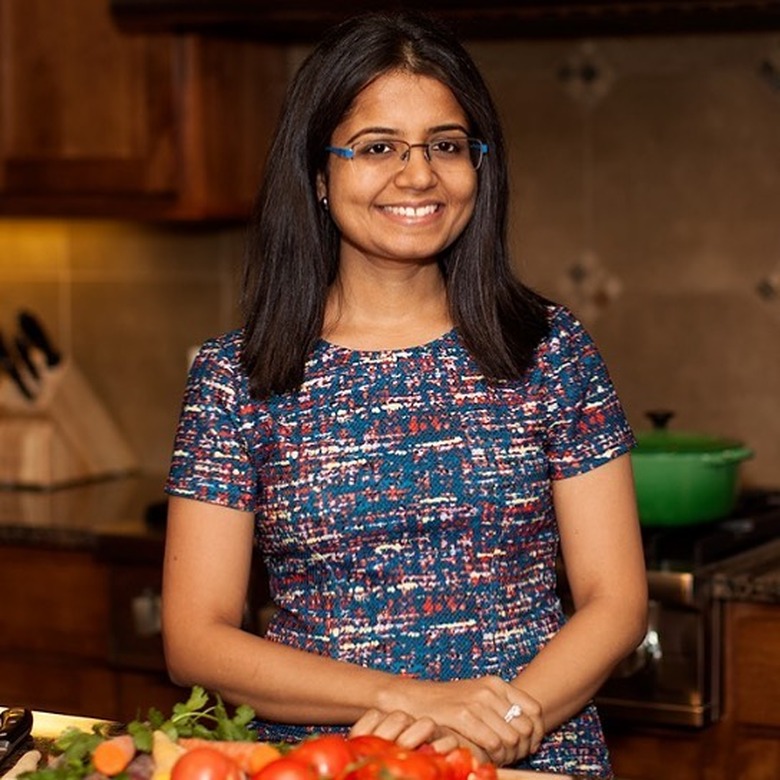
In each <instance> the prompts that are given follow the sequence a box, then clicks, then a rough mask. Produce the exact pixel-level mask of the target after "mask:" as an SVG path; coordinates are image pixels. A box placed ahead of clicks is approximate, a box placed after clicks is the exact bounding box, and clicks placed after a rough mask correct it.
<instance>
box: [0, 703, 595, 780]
mask: <svg viewBox="0 0 780 780" xmlns="http://www.w3.org/2000/svg"><path fill="white" fill-rule="evenodd" d="M3 709H5V707H4V706H2V705H0V710H3ZM97 723H105V721H103V720H96V719H94V718H82V717H77V716H73V715H60V714H58V713H53V712H39V711H37V710H36V711H35V712H34V713H33V731H32V735H33V737H36V738H38V739H53V738H55V737H57V736H59V735H60V734H61V733H62V732H63V731H65V729H67V728H70V727H75V728H78V729H81V730H82V731H91V730H92V726H93V725H95V724H97ZM498 777H499V780H586V778H576V777H574V776H573V775H552V774H549V773H547V772H532V771H526V770H522V769H499V770H498Z"/></svg>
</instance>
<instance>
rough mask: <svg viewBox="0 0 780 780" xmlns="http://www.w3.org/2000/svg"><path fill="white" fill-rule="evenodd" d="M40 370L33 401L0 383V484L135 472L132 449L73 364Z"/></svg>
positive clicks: (38, 484) (48, 484)
mask: <svg viewBox="0 0 780 780" xmlns="http://www.w3.org/2000/svg"><path fill="white" fill-rule="evenodd" d="M41 373H42V381H41V382H40V383H39V385H38V394H37V395H36V397H35V399H34V400H32V401H30V400H29V399H26V398H24V396H22V394H21V393H20V392H19V391H18V390H17V389H16V387H14V386H12V385H11V384H10V383H9V382H4V383H3V384H2V385H0V485H5V486H9V487H20V488H43V489H45V488H54V487H60V486H65V485H70V484H74V483H78V482H85V481H89V480H92V479H98V478H102V477H109V476H116V475H120V474H124V473H129V472H132V471H135V470H136V469H137V468H138V464H137V461H136V458H135V456H134V454H133V452H132V450H131V449H130V447H129V445H128V443H127V441H126V440H125V438H124V436H123V435H122V433H121V431H120V430H119V428H118V427H117V425H116V423H115V422H114V420H113V419H112V417H111V415H110V414H109V413H108V411H107V409H106V408H105V406H104V405H103V403H102V402H101V401H100V399H99V398H98V397H97V395H96V394H95V392H94V391H93V389H92V388H91V386H90V385H89V383H88V382H87V380H86V379H85V378H84V376H83V375H82V373H81V372H80V371H79V370H78V368H77V367H76V366H75V365H74V364H73V363H72V362H71V361H69V360H63V361H62V362H61V363H60V364H59V365H57V366H55V367H53V368H45V367H42V368H41ZM31 384H32V383H31Z"/></svg>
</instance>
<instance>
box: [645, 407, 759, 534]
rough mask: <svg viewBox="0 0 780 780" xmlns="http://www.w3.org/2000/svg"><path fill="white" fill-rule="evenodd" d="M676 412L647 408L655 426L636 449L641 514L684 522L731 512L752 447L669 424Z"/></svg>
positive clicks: (656, 522) (650, 519) (649, 519)
mask: <svg viewBox="0 0 780 780" xmlns="http://www.w3.org/2000/svg"><path fill="white" fill-rule="evenodd" d="M672 416H673V415H672V413H671V412H648V417H650V419H651V420H652V422H653V425H654V428H653V430H649V431H644V432H639V433H638V434H637V446H636V448H635V449H634V450H633V451H632V452H631V462H632V466H633V469H634V481H635V484H636V494H637V504H638V508H639V519H640V521H641V523H642V525H646V526H684V525H693V524H696V523H706V522H710V521H712V520H719V519H721V518H723V517H726V515H728V514H729V513H730V512H731V510H732V509H733V508H734V505H735V503H736V500H737V495H738V492H739V485H740V479H739V476H740V475H739V470H740V464H741V463H742V462H743V461H745V460H748V459H749V458H751V457H753V452H752V451H751V450H750V449H748V448H747V447H745V446H744V445H743V444H742V442H739V441H736V440H735V439H727V438H719V437H717V436H709V435H706V434H700V433H688V432H678V431H671V430H667V428H666V425H667V423H668V422H669V420H670V419H671V417H672Z"/></svg>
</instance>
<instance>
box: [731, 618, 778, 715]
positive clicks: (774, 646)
mask: <svg viewBox="0 0 780 780" xmlns="http://www.w3.org/2000/svg"><path fill="white" fill-rule="evenodd" d="M728 619H729V623H728V628H729V632H730V633H729V638H730V641H729V644H728V653H729V657H730V664H729V669H730V672H731V678H730V680H729V683H730V690H731V697H730V701H729V704H730V708H732V709H733V713H734V718H735V720H736V722H737V723H739V724H741V725H749V726H761V727H765V726H768V727H771V728H773V729H776V730H777V729H780V705H779V704H778V702H780V607H778V606H777V605H774V604H772V605H764V604H741V603H738V602H737V603H732V604H730V605H729V611H728Z"/></svg>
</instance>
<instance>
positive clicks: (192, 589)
mask: <svg viewBox="0 0 780 780" xmlns="http://www.w3.org/2000/svg"><path fill="white" fill-rule="evenodd" d="M253 522H254V518H253V516H252V515H251V514H250V513H246V512H240V511H238V510H235V509H228V508H224V507H220V506H216V505H213V504H207V503H202V502H199V501H193V500H190V499H184V498H176V497H172V498H171V499H170V502H169V516H168V527H167V539H166V547H165V563H164V577H163V636H164V641H165V654H166V661H167V664H168V669H169V673H170V675H171V677H172V679H174V680H175V681H176V682H178V683H180V684H182V685H192V684H195V683H197V684H200V685H203V686H205V687H206V688H209V689H210V690H214V691H217V692H219V693H220V694H221V695H222V696H223V697H224V698H225V699H226V700H227V701H231V702H245V703H247V704H249V705H250V706H251V707H252V708H253V709H254V710H255V712H256V713H257V714H258V715H259V716H260V717H263V718H267V719H269V720H275V721H280V722H284V723H323V724H325V723H337V724H339V723H340V724H352V723H355V722H356V721H358V720H359V719H360V718H361V717H362V716H363V715H364V714H365V713H366V712H367V711H369V710H372V709H377V710H381V711H383V712H392V711H394V710H398V709H400V710H403V711H405V712H408V713H411V714H412V716H413V718H416V719H420V718H432V719H433V720H434V721H435V722H436V723H438V724H440V726H441V727H442V728H451V729H453V730H455V731H458V732H460V733H462V734H467V735H468V737H469V740H471V741H472V742H473V743H475V744H476V745H478V746H479V747H480V748H482V749H484V750H485V751H486V752H487V753H488V754H489V755H490V756H491V758H492V759H493V760H496V761H499V762H500V761H503V760H507V758H508V757H509V756H511V755H514V752H515V751H516V750H517V748H516V744H517V741H518V735H517V732H516V731H515V729H514V728H512V727H511V726H510V725H509V724H507V723H505V722H504V720H503V714H504V713H505V712H506V710H507V708H508V707H509V705H510V703H512V702H513V701H515V700H516V699H517V698H518V696H519V697H520V700H521V701H522V694H519V693H518V692H517V691H516V689H515V688H513V687H512V686H511V685H509V684H508V683H506V682H504V681H502V680H499V679H498V678H485V679H483V680H465V681H456V682H452V683H437V682H423V681H418V680H409V679H404V678H400V677H396V676H394V675H392V674H388V673H385V672H380V671H376V670H371V669H366V668H363V667H361V666H357V665H353V664H348V663H344V662H340V661H336V660H333V659H330V658H326V657H323V656H319V655H316V654H313V653H308V652H304V651H302V650H297V649H294V648H291V647H287V646H285V645H283V644H280V643H278V642H272V641H269V640H266V639H263V638H261V637H258V636H255V635H252V634H250V633H248V632H246V631H243V630H242V629H241V619H242V615H243V610H244V603H245V598H246V591H247V585H248V582H249V573H250V568H251V555H252V535H253ZM510 697H514V698H510ZM395 702H398V703H400V704H401V705H402V706H398V705H396V704H395ZM419 733H422V731H420V732H419ZM437 733H438V732H437Z"/></svg>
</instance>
